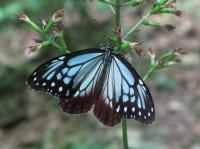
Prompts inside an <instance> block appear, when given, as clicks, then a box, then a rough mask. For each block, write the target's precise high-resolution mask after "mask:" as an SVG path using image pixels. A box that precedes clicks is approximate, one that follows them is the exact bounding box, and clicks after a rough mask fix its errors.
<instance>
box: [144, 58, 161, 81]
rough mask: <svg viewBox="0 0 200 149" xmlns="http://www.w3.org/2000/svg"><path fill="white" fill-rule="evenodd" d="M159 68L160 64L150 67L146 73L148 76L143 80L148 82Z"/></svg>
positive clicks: (156, 63)
mask: <svg viewBox="0 0 200 149" xmlns="http://www.w3.org/2000/svg"><path fill="white" fill-rule="evenodd" d="M157 66H158V62H155V63H154V64H153V65H151V66H150V68H149V70H148V72H147V73H146V75H145V76H144V77H143V80H144V81H145V80H147V78H148V77H149V76H151V75H152V74H153V73H154V72H155V71H156V68H157Z"/></svg>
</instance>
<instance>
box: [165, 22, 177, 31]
mask: <svg viewBox="0 0 200 149" xmlns="http://www.w3.org/2000/svg"><path fill="white" fill-rule="evenodd" d="M164 27H165V28H166V29H167V30H168V31H172V30H174V29H175V28H176V27H175V26H174V25H171V24H166V25H164Z"/></svg>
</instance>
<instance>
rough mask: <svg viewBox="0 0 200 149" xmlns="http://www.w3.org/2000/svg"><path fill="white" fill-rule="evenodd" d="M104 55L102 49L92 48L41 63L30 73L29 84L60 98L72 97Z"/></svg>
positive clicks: (33, 87)
mask: <svg viewBox="0 0 200 149" xmlns="http://www.w3.org/2000/svg"><path fill="white" fill-rule="evenodd" d="M102 55H103V51H102V50H98V49H95V50H93V49H91V50H84V51H78V52H74V53H70V54H66V55H63V56H59V57H57V58H54V59H52V60H49V61H47V62H46V63H44V64H42V65H40V66H39V67H38V68H37V69H36V70H35V71H34V72H33V73H32V74H31V75H30V77H29V78H28V80H27V84H28V85H29V86H30V87H31V88H32V89H34V90H37V91H44V92H48V93H50V94H52V95H54V96H57V97H60V98H67V97H70V96H72V95H73V94H74V92H75V91H76V89H77V88H78V85H80V84H81V83H82V82H83V80H84V78H86V77H87V74H88V73H89V72H90V71H91V70H92V69H94V67H95V66H97V65H98V66H99V61H100V59H101V57H102ZM97 63H98V64H97Z"/></svg>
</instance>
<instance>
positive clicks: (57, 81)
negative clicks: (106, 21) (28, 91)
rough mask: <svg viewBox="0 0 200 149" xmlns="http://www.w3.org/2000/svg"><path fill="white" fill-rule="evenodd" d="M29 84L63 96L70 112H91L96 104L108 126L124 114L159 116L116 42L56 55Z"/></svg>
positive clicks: (143, 117) (98, 114)
mask: <svg viewBox="0 0 200 149" xmlns="http://www.w3.org/2000/svg"><path fill="white" fill-rule="evenodd" d="M27 84H28V85H29V86H30V87H31V88H32V89H35V90H37V91H45V92H48V93H50V94H52V95H54V96H57V97H59V99H60V102H59V104H60V106H61V107H62V109H63V111H65V112H67V113H70V114H79V113H84V112H87V111H89V110H90V109H91V108H92V106H93V105H94V114H95V116H96V117H97V118H98V119H99V120H100V121H101V122H103V123H104V124H105V125H108V126H114V125H115V124H117V123H119V122H120V120H121V118H122V117H125V118H129V119H136V120H138V121H140V122H142V123H146V124H148V123H152V122H153V121H154V119H155V109H154V104H153V99H152V97H151V94H150V92H149V90H148V88H147V86H146V85H145V83H144V82H143V81H142V79H141V78H140V77H139V75H138V74H137V72H136V70H135V69H134V68H133V67H132V65H131V64H130V63H129V62H128V61H127V60H125V59H124V58H123V56H121V55H120V54H118V53H116V52H115V51H114V47H113V46H112V45H108V46H107V47H105V48H103V49H87V50H81V51H77V52H73V53H70V54H66V55H62V56H59V57H56V58H53V59H51V60H49V61H47V62H46V63H44V64H42V65H41V66H39V67H38V68H37V69H36V70H35V71H34V72H33V73H32V74H31V75H30V77H29V78H28V80H27Z"/></svg>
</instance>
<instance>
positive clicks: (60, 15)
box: [51, 9, 64, 22]
mask: <svg viewBox="0 0 200 149" xmlns="http://www.w3.org/2000/svg"><path fill="white" fill-rule="evenodd" d="M63 17H64V10H63V9H61V10H58V11H57V12H56V13H54V14H53V16H52V19H51V20H52V21H53V22H61V21H62V20H63Z"/></svg>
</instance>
